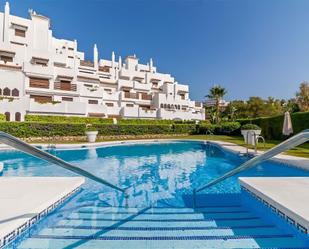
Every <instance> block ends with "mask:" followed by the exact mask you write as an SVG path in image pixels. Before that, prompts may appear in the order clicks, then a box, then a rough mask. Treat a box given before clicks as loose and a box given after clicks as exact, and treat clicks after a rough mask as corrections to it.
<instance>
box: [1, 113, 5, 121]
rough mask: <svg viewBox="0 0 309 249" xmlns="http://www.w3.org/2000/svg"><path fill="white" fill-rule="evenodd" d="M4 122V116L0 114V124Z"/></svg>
mask: <svg viewBox="0 0 309 249" xmlns="http://www.w3.org/2000/svg"><path fill="white" fill-rule="evenodd" d="M4 121H6V118H5V115H4V114H1V113H0V122H4Z"/></svg>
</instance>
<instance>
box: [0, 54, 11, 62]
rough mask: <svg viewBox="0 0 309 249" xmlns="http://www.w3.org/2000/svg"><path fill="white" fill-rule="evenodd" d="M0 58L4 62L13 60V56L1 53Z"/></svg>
mask: <svg viewBox="0 0 309 249" xmlns="http://www.w3.org/2000/svg"><path fill="white" fill-rule="evenodd" d="M0 60H2V61H4V63H7V62H13V57H11V56H6V55H1V56H0Z"/></svg>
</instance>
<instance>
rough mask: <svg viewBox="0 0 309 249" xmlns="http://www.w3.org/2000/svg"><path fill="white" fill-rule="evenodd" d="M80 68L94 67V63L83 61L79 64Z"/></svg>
mask: <svg viewBox="0 0 309 249" xmlns="http://www.w3.org/2000/svg"><path fill="white" fill-rule="evenodd" d="M79 64H80V66H82V67H94V63H93V62H92V61H83V60H81V61H80V62H79Z"/></svg>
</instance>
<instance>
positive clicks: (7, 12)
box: [2, 2, 10, 43]
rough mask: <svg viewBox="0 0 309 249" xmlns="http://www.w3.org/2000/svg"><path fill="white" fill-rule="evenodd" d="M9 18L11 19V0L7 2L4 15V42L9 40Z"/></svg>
mask: <svg viewBox="0 0 309 249" xmlns="http://www.w3.org/2000/svg"><path fill="white" fill-rule="evenodd" d="M9 19H10V5H9V2H6V3H5V6H4V15H3V37H2V41H3V42H4V43H8V42H9V22H10V21H9Z"/></svg>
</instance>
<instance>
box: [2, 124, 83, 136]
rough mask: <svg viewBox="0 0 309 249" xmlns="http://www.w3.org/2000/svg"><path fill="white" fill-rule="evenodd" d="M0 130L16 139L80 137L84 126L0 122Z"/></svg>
mask: <svg viewBox="0 0 309 249" xmlns="http://www.w3.org/2000/svg"><path fill="white" fill-rule="evenodd" d="M0 130H1V131H4V132H6V133H9V134H11V135H13V136H16V137H44V136H46V137H48V136H81V135H84V133H85V125H84V124H63V123H58V124H56V123H30V122H0Z"/></svg>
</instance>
